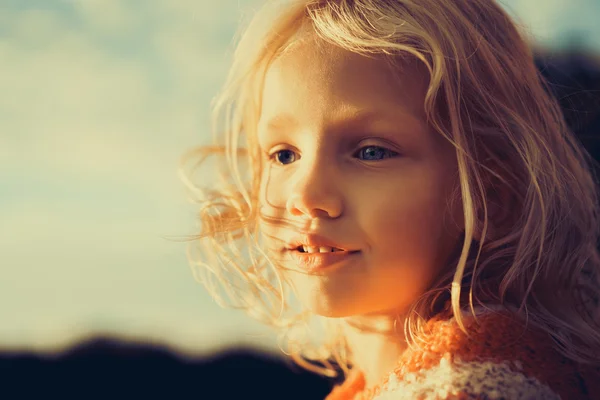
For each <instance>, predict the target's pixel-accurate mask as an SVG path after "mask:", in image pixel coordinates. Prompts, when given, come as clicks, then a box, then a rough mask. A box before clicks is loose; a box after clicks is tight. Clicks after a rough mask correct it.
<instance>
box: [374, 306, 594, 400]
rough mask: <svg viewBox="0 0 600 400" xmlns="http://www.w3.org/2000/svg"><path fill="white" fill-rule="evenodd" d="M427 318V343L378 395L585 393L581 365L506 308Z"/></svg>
mask: <svg viewBox="0 0 600 400" xmlns="http://www.w3.org/2000/svg"><path fill="white" fill-rule="evenodd" d="M463 321H464V324H465V328H466V329H467V331H468V332H469V334H466V333H464V332H463V331H462V330H461V329H460V328H459V326H458V323H457V321H456V320H454V319H451V320H439V319H437V320H436V319H434V320H432V321H429V323H428V324H427V326H426V336H425V337H424V342H423V343H422V344H421V346H420V347H419V348H417V349H411V350H408V351H407V352H406V353H405V354H404V355H403V356H402V358H401V360H400V363H399V364H398V367H397V368H396V369H395V370H394V371H393V373H392V374H390V376H389V377H388V379H387V380H386V382H385V383H384V384H383V385H382V386H381V388H380V390H379V391H378V393H377V395H376V396H375V397H374V399H377V400H385V399H396V400H398V399H403V398H406V399H413V398H428V399H429V398H431V399H484V398H485V399H488V398H489V399H501V398H509V399H516V400H518V399H561V398H565V399H566V398H578V399H580V398H581V399H583V398H587V397H586V396H587V395H585V393H587V389H586V388H585V384H586V383H585V382H584V381H582V378H581V375H579V374H578V371H577V367H576V366H575V365H574V364H573V363H572V362H571V361H570V360H568V359H566V358H565V357H563V356H562V355H560V354H559V353H558V352H557V351H556V350H555V349H554V346H553V342H552V339H551V338H550V336H549V335H547V334H546V333H545V332H543V331H541V330H537V329H535V328H533V327H531V326H528V325H526V324H525V323H524V322H523V321H521V320H519V319H518V318H516V317H514V316H512V315H511V314H509V313H508V312H500V311H493V312H485V313H483V314H480V315H477V318H473V316H471V315H470V314H464V317H463Z"/></svg>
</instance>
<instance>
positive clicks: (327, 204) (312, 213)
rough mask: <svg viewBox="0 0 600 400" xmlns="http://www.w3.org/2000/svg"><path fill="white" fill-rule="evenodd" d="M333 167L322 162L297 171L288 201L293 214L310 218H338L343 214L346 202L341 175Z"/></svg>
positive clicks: (287, 204) (288, 208) (289, 209)
mask: <svg viewBox="0 0 600 400" xmlns="http://www.w3.org/2000/svg"><path fill="white" fill-rule="evenodd" d="M333 168H334V167H332V166H325V165H323V164H320V165H315V166H313V167H312V168H310V169H309V170H307V171H306V172H304V173H303V172H301V171H297V172H296V174H295V175H296V176H294V177H293V178H292V179H294V178H295V181H294V183H293V184H292V190H291V193H290V196H289V198H288V200H287V202H286V209H287V211H288V212H289V213H290V214H291V215H294V216H305V217H306V218H310V219H314V218H338V217H339V216H341V215H342V212H343V208H344V204H343V196H342V193H341V190H340V188H339V183H340V179H339V178H340V177H338V176H337V174H336V173H335V171H333Z"/></svg>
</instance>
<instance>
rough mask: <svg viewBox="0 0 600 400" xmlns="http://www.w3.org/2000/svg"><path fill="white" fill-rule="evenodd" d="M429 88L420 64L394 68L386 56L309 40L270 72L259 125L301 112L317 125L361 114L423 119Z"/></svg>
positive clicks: (299, 45)
mask: <svg viewBox="0 0 600 400" xmlns="http://www.w3.org/2000/svg"><path fill="white" fill-rule="evenodd" d="M426 89H427V79H426V76H425V74H424V73H423V69H422V68H419V66H418V64H417V63H416V62H402V63H398V65H397V66H396V68H392V67H391V64H390V63H389V62H386V61H385V60H384V59H383V57H367V56H363V55H360V54H357V53H353V52H350V51H347V50H344V49H342V48H340V47H337V46H334V45H331V44H328V43H324V42H322V41H320V40H319V39H313V40H305V41H302V42H300V43H298V44H297V45H294V46H291V47H290V48H289V49H288V50H286V51H285V52H284V53H283V54H282V55H281V56H280V57H278V58H277V59H276V60H275V61H274V62H273V63H272V64H271V65H270V67H269V68H268V70H267V73H266V76H265V81H264V86H263V92H262V104H261V116H260V121H261V125H263V126H264V125H265V124H267V123H270V122H271V121H280V122H281V121H282V116H284V115H287V116H294V115H296V116H298V115H299V114H301V115H302V118H300V117H298V118H299V119H302V120H304V121H315V120H318V119H327V118H331V117H333V116H336V115H345V114H348V113H353V112H356V111H361V110H369V111H377V112H378V113H379V114H386V113H387V114H389V115H405V116H406V117H407V118H413V119H419V120H422V119H424V110H423V102H424V95H425V92H426ZM283 119H285V118H283ZM288 119H289V118H288ZM288 122H289V121H288Z"/></svg>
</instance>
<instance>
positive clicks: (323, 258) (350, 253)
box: [289, 246, 360, 275]
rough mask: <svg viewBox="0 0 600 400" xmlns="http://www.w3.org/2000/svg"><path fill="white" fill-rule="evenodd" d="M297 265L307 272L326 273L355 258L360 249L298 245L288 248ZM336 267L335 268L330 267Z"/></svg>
mask: <svg viewBox="0 0 600 400" xmlns="http://www.w3.org/2000/svg"><path fill="white" fill-rule="evenodd" d="M289 252H290V253H291V257H292V259H293V260H295V261H296V263H297V265H298V266H299V267H300V268H301V269H302V270H304V271H306V272H308V273H309V274H317V275H322V274H328V273H331V271H333V270H337V269H338V268H337V267H341V266H342V265H345V264H348V263H350V262H353V260H354V261H356V260H357V258H356V257H358V255H359V253H360V250H345V249H340V248H337V247H328V246H319V247H313V246H298V247H296V248H294V249H289ZM336 266H337V267H336ZM332 267H336V268H332Z"/></svg>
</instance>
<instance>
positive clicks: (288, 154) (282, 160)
mask: <svg viewBox="0 0 600 400" xmlns="http://www.w3.org/2000/svg"><path fill="white" fill-rule="evenodd" d="M270 157H271V159H275V160H277V163H278V164H281V165H287V164H291V163H293V162H294V161H296V153H294V152H293V151H292V150H278V151H276V152H274V153H273V154H271V156H270Z"/></svg>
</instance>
